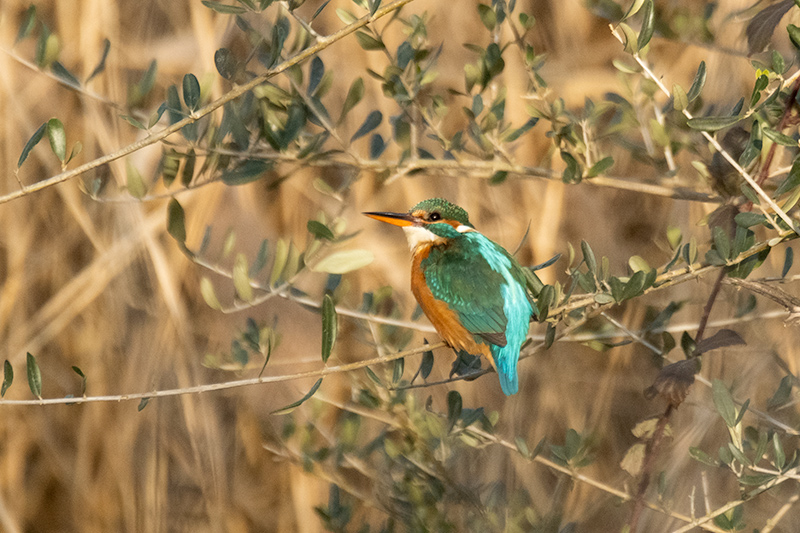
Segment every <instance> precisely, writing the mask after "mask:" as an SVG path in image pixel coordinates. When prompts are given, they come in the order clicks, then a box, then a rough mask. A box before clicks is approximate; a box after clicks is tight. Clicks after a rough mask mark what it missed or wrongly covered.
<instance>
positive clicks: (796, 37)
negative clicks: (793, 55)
mask: <svg viewBox="0 0 800 533" xmlns="http://www.w3.org/2000/svg"><path fill="white" fill-rule="evenodd" d="M786 31H787V32H789V39H791V41H792V44H793V45H794V47H795V48H797V49H800V28H798V27H797V26H795V25H794V24H789V25H788V26H786Z"/></svg>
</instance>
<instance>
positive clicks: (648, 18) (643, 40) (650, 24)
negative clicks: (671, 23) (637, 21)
mask: <svg viewBox="0 0 800 533" xmlns="http://www.w3.org/2000/svg"><path fill="white" fill-rule="evenodd" d="M655 21H656V11H655V8H653V0H647V3H645V5H644V13H643V18H642V29H641V30H640V31H639V40H638V41H637V43H636V44H637V47H638V48H639V50H641V49H642V48H644V47H645V46H647V43H649V42H650V39H652V38H653V28H654V27H655Z"/></svg>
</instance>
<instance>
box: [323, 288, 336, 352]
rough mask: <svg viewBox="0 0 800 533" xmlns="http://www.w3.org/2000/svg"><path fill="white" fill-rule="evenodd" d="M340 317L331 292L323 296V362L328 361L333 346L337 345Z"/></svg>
mask: <svg viewBox="0 0 800 533" xmlns="http://www.w3.org/2000/svg"><path fill="white" fill-rule="evenodd" d="M338 327H339V326H338V318H337V315H336V305H334V303H333V298H331V295H330V294H326V295H325V296H324V297H323V298H322V362H323V363H327V362H328V358H329V357H330V356H331V352H332V351H333V347H334V346H335V345H336V334H337V332H338Z"/></svg>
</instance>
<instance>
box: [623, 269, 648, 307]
mask: <svg viewBox="0 0 800 533" xmlns="http://www.w3.org/2000/svg"><path fill="white" fill-rule="evenodd" d="M646 277H647V275H646V273H645V272H644V271H643V270H640V271H638V272H635V273H634V274H633V276H631V277H630V279H629V280H628V282H627V283H626V284H625V288H624V289H623V290H622V299H623V300H630V299H631V298H635V297H636V296H639V295H640V294H641V293H642V290H643V289H644V281H645V278H646Z"/></svg>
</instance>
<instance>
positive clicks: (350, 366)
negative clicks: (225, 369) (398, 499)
mask: <svg viewBox="0 0 800 533" xmlns="http://www.w3.org/2000/svg"><path fill="white" fill-rule="evenodd" d="M443 346H445V344H444V343H443V342H440V343H436V344H430V345H428V344H425V345H423V346H420V347H418V348H414V349H412V350H406V351H404V352H398V353H394V354H391V355H387V356H386V357H377V358H374V359H367V360H364V361H357V362H355V363H347V364H343V365H336V366H327V367H325V368H321V369H318V370H309V371H307V372H296V373H294V374H285V375H280V376H261V377H258V378H249V379H237V380H234V381H225V382H222V383H209V384H207V385H195V386H193V387H184V388H180V389H165V390H154V391H150V392H136V393H132V394H111V395H107V396H83V397H80V398H44V399H41V400H7V399H0V405H52V404H70V405H71V404H77V403H98V402H124V401H130V400H142V399H145V398H147V399H152V398H166V397H169V396H183V395H186V394H200V393H203V392H213V391H220V390H227V389H235V388H238V387H247V386H250V385H261V384H264V383H279V382H284V381H293V380H297V379H304V378H322V377H325V376H328V375H331V374H339V373H342V372H350V371H353V370H358V369H360V368H365V367H368V366H372V365H379V364H382V363H388V362H390V361H394V360H396V359H402V358H403V357H408V356H411V355H417V354H420V353H422V352H427V351H428V350H435V349H437V348H441V347H443Z"/></svg>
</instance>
